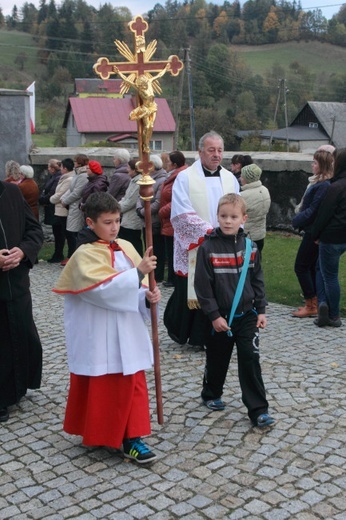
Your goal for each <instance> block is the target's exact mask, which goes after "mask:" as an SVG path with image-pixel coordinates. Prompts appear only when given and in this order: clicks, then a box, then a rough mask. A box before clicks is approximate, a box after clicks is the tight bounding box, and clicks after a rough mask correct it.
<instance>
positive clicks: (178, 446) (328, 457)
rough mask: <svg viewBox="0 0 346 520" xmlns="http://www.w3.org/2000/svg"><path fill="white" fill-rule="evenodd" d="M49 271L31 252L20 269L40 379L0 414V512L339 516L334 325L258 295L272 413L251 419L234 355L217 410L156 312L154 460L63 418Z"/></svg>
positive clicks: (62, 362) (64, 380) (341, 395)
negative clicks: (99, 439)
mask: <svg viewBox="0 0 346 520" xmlns="http://www.w3.org/2000/svg"><path fill="white" fill-rule="evenodd" d="M60 271H61V267H60V266H59V265H58V266H57V265H49V264H47V263H46V262H40V263H39V264H38V265H37V266H35V268H34V269H33V272H32V274H31V280H32V294H33V300H34V309H35V312H34V314H35V320H36V324H37V327H38V330H39V333H40V336H41V339H42V343H43V347H44V372H43V382H42V388H41V389H40V390H37V391H30V392H29V393H28V395H27V396H26V397H25V398H23V399H22V400H21V402H20V403H19V405H18V406H15V407H12V408H11V410H10V420H9V421H8V422H7V423H3V424H1V426H0V432H1V446H0V519H6V518H16V520H22V519H35V520H36V519H52V520H53V519H54V520H55V519H56V520H58V519H68V518H80V519H93V518H101V519H116V520H132V519H148V520H149V519H150V520H170V519H183V520H185V519H188V520H199V519H224V518H227V519H239V518H248V519H270V520H271V519H272V520H274V519H275V520H276V519H277V520H283V519H286V518H294V519H298V520H310V519H314V518H321V519H346V512H345V511H346V447H345V441H346V396H345V326H343V327H341V328H340V329H334V328H329V327H328V328H325V329H318V328H317V327H315V326H314V325H313V322H312V320H311V319H303V320H299V319H298V318H291V317H290V310H291V309H290V308H288V307H284V306H281V305H272V304H270V305H269V308H268V318H269V324H268V327H267V329H266V330H265V331H263V332H262V333H261V359H262V370H263V376H264V380H265V383H266V388H267V393H268V399H269V402H270V404H271V411H272V413H273V415H274V416H275V418H276V419H277V421H278V422H277V424H276V426H275V427H274V428H272V429H271V430H269V431H265V432H263V431H259V430H258V429H257V428H252V427H251V426H250V423H249V421H248V419H247V415H246V411H245V409H244V406H243V404H242V403H241V399H240V391H239V384H238V379H237V371H236V363H235V360H234V359H233V360H232V364H231V368H230V371H229V377H228V380H227V385H226V388H225V394H224V399H225V401H226V403H227V406H226V409H225V411H223V412H209V411H208V410H207V409H206V408H205V407H203V406H202V405H201V404H200V399H199V394H200V387H201V380H202V373H203V364H204V353H203V352H201V351H198V350H196V349H194V348H192V347H187V346H183V347H181V346H179V345H177V344H175V343H172V341H171V340H170V339H169V338H168V337H167V336H166V334H165V331H164V328H163V326H162V323H160V344H161V372H162V387H163V399H164V418H165V422H164V425H163V426H159V425H158V424H157V422H156V415H155V401H154V395H155V392H154V386H153V373H151V372H149V373H148V382H149V386H150V394H151V397H152V399H151V403H152V426H153V433H152V436H151V437H150V438H149V439H148V444H149V445H150V446H151V447H152V448H153V449H154V450H155V452H156V453H157V454H158V459H157V461H156V462H155V463H153V464H151V465H149V466H146V467H143V466H141V467H138V466H137V465H136V463H134V462H131V461H124V460H123V458H122V456H121V453H120V452H118V451H117V450H113V449H108V448H103V447H97V448H86V447H84V446H82V445H81V443H80V438H78V437H73V436H69V435H66V434H65V433H64V432H63V431H62V420H63V416H64V406H65V399H66V394H67V387H68V377H69V374H68V369H67V364H66V357H65V347H64V339H63V324H62V303H63V298H61V297H59V296H57V295H55V294H53V293H51V291H50V289H51V287H52V286H53V284H54V281H55V279H56V278H57V276H58V274H59V272H60ZM170 291H171V289H164V291H163V296H164V298H163V300H164V302H165V301H166V300H167V297H168V296H169V294H170ZM76 332H77V331H76Z"/></svg>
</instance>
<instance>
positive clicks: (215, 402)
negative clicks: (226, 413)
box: [202, 399, 225, 412]
mask: <svg viewBox="0 0 346 520" xmlns="http://www.w3.org/2000/svg"><path fill="white" fill-rule="evenodd" d="M202 403H203V404H204V405H205V406H206V407H207V408H209V410H213V411H214V412H216V411H219V410H220V411H221V410H224V409H225V403H224V402H223V401H221V399H211V400H209V401H205V400H204V399H202Z"/></svg>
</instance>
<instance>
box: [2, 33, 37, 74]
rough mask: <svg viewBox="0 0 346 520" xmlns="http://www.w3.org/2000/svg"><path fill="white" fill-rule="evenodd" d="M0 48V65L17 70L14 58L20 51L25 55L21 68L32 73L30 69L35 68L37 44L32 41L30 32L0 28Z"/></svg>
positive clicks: (18, 67)
mask: <svg viewBox="0 0 346 520" xmlns="http://www.w3.org/2000/svg"><path fill="white" fill-rule="evenodd" d="M0 49H1V60H0V63H1V65H2V66H8V67H11V68H15V69H17V70H19V69H20V66H19V65H17V64H15V59H16V58H17V56H18V55H19V54H21V53H25V55H26V59H25V63H24V68H23V70H24V71H25V72H30V74H32V71H33V70H35V68H36V67H37V65H38V57H37V44H36V43H35V42H34V39H33V37H32V36H31V34H28V33H25V32H21V31H7V30H5V29H3V30H0ZM2 79H4V78H2ZM7 79H10V78H7Z"/></svg>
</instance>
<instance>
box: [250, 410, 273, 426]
mask: <svg viewBox="0 0 346 520" xmlns="http://www.w3.org/2000/svg"><path fill="white" fill-rule="evenodd" d="M273 424H275V419H273V417H270V415H268V414H267V413H262V414H261V415H259V416H258V417H257V419H256V421H255V422H254V423H253V425H254V426H257V427H258V428H265V426H272V425H273Z"/></svg>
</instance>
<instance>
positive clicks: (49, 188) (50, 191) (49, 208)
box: [38, 170, 61, 226]
mask: <svg viewBox="0 0 346 520" xmlns="http://www.w3.org/2000/svg"><path fill="white" fill-rule="evenodd" d="M60 177H61V171H60V170H57V172H56V173H53V175H50V176H49V177H48V180H47V182H46V184H45V187H44V189H43V192H42V193H41V196H40V198H39V200H38V202H39V204H41V206H43V207H44V223H45V224H47V225H50V226H51V225H52V224H53V217H54V209H55V208H54V204H52V203H51V202H50V201H49V199H50V198H51V196H52V195H54V193H55V190H56V187H57V184H58V182H59V180H60Z"/></svg>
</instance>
